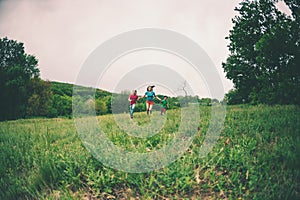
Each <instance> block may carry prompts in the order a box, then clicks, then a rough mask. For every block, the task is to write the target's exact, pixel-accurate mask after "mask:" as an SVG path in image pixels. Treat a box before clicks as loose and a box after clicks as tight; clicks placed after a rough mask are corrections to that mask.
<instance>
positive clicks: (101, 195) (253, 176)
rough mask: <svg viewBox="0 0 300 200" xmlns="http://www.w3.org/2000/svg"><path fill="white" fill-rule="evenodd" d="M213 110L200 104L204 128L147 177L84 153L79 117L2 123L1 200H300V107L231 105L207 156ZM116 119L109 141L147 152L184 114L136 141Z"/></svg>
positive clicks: (140, 118)
mask: <svg viewBox="0 0 300 200" xmlns="http://www.w3.org/2000/svg"><path fill="white" fill-rule="evenodd" d="M210 111H211V107H208V106H201V107H200V115H201V121H200V122H193V123H199V131H198V133H197V134H196V136H195V138H194V140H193V142H192V144H191V146H190V148H189V149H188V150H187V151H186V152H185V153H184V154H183V155H182V156H181V157H179V158H178V159H177V161H176V162H174V163H173V164H171V165H169V166H166V167H164V168H162V169H158V170H155V171H153V172H149V173H142V174H135V173H132V174H130V173H125V172H122V171H116V170H114V169H110V168H107V167H106V166H104V165H102V164H101V163H100V162H98V161H97V160H96V159H95V158H94V157H92V156H91V154H90V153H89V152H88V151H87V150H86V149H85V148H84V146H83V144H82V142H81V141H80V138H79V137H78V135H77V134H76V131H75V127H74V122H73V120H70V119H61V118H54V119H26V120H24V119H22V120H16V121H8V122H1V123H0V144H1V145H0V191H1V193H0V199H264V200H265V199H299V198H300V190H299V188H300V182H299V180H300V172H299V164H300V163H299V161H300V137H299V134H298V133H299V131H300V124H299V120H298V119H299V107H297V106H247V105H242V106H227V115H226V120H225V124H224V129H223V131H222V133H221V135H220V138H219V140H218V143H217V144H216V146H215V147H214V149H213V150H212V151H211V152H210V153H209V154H208V155H207V156H206V157H199V153H200V152H199V151H200V150H201V144H202V142H203V139H204V137H205V133H206V131H207V130H208V126H209V124H210ZM121 117H122V116H121ZM123 117H124V120H131V119H129V117H128V115H123ZM161 117H164V116H161ZM113 119H114V117H113V116H112V115H105V116H99V121H101V122H102V123H103V128H105V129H106V133H107V137H109V139H110V140H111V141H112V142H114V144H116V145H118V146H120V147H123V148H125V149H127V150H130V151H141V152H148V151H152V150H154V149H159V148H161V147H163V146H164V145H166V144H167V143H169V142H170V141H171V140H172V139H173V133H174V131H176V130H177V129H176V126H177V125H178V124H179V123H180V121H181V119H180V110H179V109H174V110H170V111H168V112H167V116H166V122H165V124H164V126H163V128H162V129H161V131H160V132H158V133H157V134H156V135H155V136H152V137H150V138H146V139H143V138H137V137H130V136H128V135H127V134H126V133H124V132H122V131H121V130H120V127H119V126H118V125H117V124H116V123H115V121H114V120H113ZM133 120H136V122H137V123H141V124H147V123H149V119H148V118H147V116H146V114H145V113H136V115H135V118H134V119H133ZM150 145H152V146H150Z"/></svg>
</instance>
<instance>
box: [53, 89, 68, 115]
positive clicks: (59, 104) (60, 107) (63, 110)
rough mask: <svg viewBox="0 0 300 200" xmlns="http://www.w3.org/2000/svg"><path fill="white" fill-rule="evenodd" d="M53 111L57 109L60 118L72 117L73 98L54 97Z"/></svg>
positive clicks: (55, 95)
mask: <svg viewBox="0 0 300 200" xmlns="http://www.w3.org/2000/svg"><path fill="white" fill-rule="evenodd" d="M52 109H55V111H56V113H57V115H58V116H71V114H72V97H70V96H67V95H63V96H61V95H58V94H54V95H53V104H52ZM53 112H54V111H53Z"/></svg>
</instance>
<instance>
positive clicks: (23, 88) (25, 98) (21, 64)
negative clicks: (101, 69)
mask: <svg viewBox="0 0 300 200" xmlns="http://www.w3.org/2000/svg"><path fill="white" fill-rule="evenodd" d="M73 87H74V85H73V84H69V83H60V82H50V81H44V80H42V79H41V78H40V71H39V69H38V60H37V59H36V58H35V57H34V56H33V55H29V54H26V53H25V50H24V44H23V43H21V42H18V41H16V40H10V39H8V38H6V37H5V38H2V39H0V90H1V93H0V100H1V101H0V102H1V103H0V120H9V119H18V118H26V117H37V116H39V117H58V116H66V117H71V116H72V102H73V101H75V102H76V106H79V107H80V109H81V110H82V112H83V113H84V111H85V110H86V111H87V112H88V110H90V108H95V112H96V114H97V115H102V114H108V113H112V112H113V110H112V106H115V107H119V108H121V110H118V109H115V111H116V112H119V113H120V112H127V111H128V101H127V99H128V95H129V92H123V93H121V94H112V93H110V92H107V91H104V90H100V89H93V90H94V91H95V92H94V94H91V92H90V91H91V89H92V88H88V87H83V86H76V88H77V90H78V88H79V92H80V93H81V94H82V95H77V96H73ZM158 96H159V97H161V98H162V97H163V96H162V95H158ZM73 97H74V98H73ZM187 98H194V97H187ZM145 101H146V99H141V100H139V101H138V103H137V105H136V112H139V111H145V110H146V108H145ZM168 101H169V105H170V109H174V108H178V107H180V106H184V103H182V102H181V103H180V102H179V99H178V98H176V97H170V98H169V99H168ZM202 101H203V102H205V103H203V104H205V105H209V104H210V101H209V102H208V100H207V99H203V100H199V102H202ZM120 102H121V103H123V104H122V105H121V107H120V106H119V105H118V104H120ZM156 103H157V105H156V106H159V102H156Z"/></svg>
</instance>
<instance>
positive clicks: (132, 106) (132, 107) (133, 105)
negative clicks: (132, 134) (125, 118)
mask: <svg viewBox="0 0 300 200" xmlns="http://www.w3.org/2000/svg"><path fill="white" fill-rule="evenodd" d="M134 107H135V104H132V105H131V118H132V117H133V112H134Z"/></svg>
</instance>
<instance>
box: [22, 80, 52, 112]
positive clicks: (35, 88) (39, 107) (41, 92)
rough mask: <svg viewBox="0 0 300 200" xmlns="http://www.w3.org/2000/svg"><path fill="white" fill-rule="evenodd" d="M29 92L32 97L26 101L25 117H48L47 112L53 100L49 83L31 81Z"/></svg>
mask: <svg viewBox="0 0 300 200" xmlns="http://www.w3.org/2000/svg"><path fill="white" fill-rule="evenodd" d="M29 92H30V93H31V94H32V95H31V96H30V97H29V99H28V105H27V115H29V116H48V115H49V114H50V113H49V112H51V110H50V106H51V104H52V99H53V94H52V91H51V83H50V82H48V81H43V80H41V79H39V78H35V79H32V80H31V83H30V85H29ZM52 114H53V113H52ZM52 114H50V115H52Z"/></svg>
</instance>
